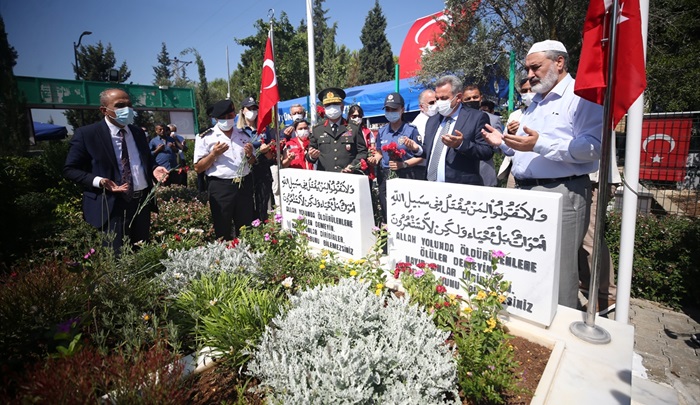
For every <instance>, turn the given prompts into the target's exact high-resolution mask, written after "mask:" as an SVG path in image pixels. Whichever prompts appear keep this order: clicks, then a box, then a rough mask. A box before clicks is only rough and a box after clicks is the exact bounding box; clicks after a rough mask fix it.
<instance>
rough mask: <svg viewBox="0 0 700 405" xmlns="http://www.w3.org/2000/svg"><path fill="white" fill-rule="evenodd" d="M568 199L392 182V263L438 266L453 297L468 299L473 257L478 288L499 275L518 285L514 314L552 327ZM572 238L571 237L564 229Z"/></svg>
mask: <svg viewBox="0 0 700 405" xmlns="http://www.w3.org/2000/svg"><path fill="white" fill-rule="evenodd" d="M561 198H562V197H561V196H560V195H559V194H555V193H547V192H539V191H528V190H515V189H505V188H495V187H479V186H470V185H462V184H446V183H437V182H427V181H417V180H407V179H392V180H389V181H388V183H387V211H388V217H387V219H388V224H387V225H388V231H389V241H388V253H389V258H390V262H391V264H392V265H395V263H397V262H410V263H413V264H417V263H420V262H426V263H435V264H436V265H437V270H436V274H437V275H439V276H441V277H442V278H443V282H444V285H445V286H446V287H447V289H448V292H451V293H454V294H461V295H466V292H465V291H464V290H462V286H461V284H460V280H461V279H463V278H464V277H465V274H464V271H465V267H466V266H467V262H466V260H465V259H466V258H467V257H471V258H473V259H474V261H475V262H474V264H473V270H472V272H473V273H476V276H477V282H478V280H479V279H481V278H482V277H488V276H489V274H490V273H491V266H490V264H491V251H502V252H503V253H505V255H506V256H505V257H504V258H502V259H500V262H499V263H498V268H497V270H496V271H497V272H500V273H503V274H504V279H506V280H509V281H511V283H512V284H511V289H510V291H509V292H508V300H507V302H506V303H507V309H508V312H509V313H510V314H512V315H516V316H519V317H522V318H523V319H526V320H529V321H531V322H534V323H537V324H540V325H543V326H545V327H547V326H549V325H550V324H551V322H552V319H553V318H554V315H555V314H556V308H557V298H558V289H559V268H560V249H559V244H560V240H561V232H562V229H561V212H562V203H561ZM564 231H566V230H564Z"/></svg>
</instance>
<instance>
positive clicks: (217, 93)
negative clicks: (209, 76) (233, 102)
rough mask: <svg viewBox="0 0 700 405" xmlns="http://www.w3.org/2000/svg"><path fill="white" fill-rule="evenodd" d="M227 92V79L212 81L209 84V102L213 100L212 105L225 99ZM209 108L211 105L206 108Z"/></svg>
mask: <svg viewBox="0 0 700 405" xmlns="http://www.w3.org/2000/svg"><path fill="white" fill-rule="evenodd" d="M227 92H228V83H227V82H226V79H214V80H212V81H211V83H209V100H211V104H214V103H216V102H217V101H219V100H223V99H225V98H226V93H227ZM208 106H209V105H206V106H205V110H206V107H208Z"/></svg>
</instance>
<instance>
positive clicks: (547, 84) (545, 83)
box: [530, 63, 559, 94]
mask: <svg viewBox="0 0 700 405" xmlns="http://www.w3.org/2000/svg"><path fill="white" fill-rule="evenodd" d="M558 79H559V72H558V71H557V65H555V64H554V63H552V64H551V65H550V67H549V71H548V72H547V74H546V75H545V76H544V77H543V78H541V79H539V81H538V82H537V83H536V84H532V81H530V83H531V84H532V91H533V92H535V93H538V94H546V93H549V91H550V90H552V89H553V88H554V86H556V85H557V80H558Z"/></svg>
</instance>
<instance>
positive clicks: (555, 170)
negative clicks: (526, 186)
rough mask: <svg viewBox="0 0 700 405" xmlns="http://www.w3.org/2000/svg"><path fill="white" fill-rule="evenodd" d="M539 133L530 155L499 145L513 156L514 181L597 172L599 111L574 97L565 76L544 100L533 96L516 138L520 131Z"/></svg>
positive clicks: (600, 120)
mask: <svg viewBox="0 0 700 405" xmlns="http://www.w3.org/2000/svg"><path fill="white" fill-rule="evenodd" d="M525 127H527V128H530V129H533V130H535V131H537V133H539V138H538V140H537V143H536V144H535V147H534V150H533V151H532V152H519V151H514V150H513V149H511V148H509V147H507V146H506V145H505V143H501V146H500V147H501V150H502V151H503V153H505V154H506V155H508V156H513V168H512V170H511V172H512V174H513V176H514V177H515V178H516V179H542V178H558V177H569V176H576V175H582V174H588V173H592V172H595V171H596V170H598V164H599V159H600V139H601V136H602V132H603V107H602V106H601V105H598V104H595V103H592V102H590V101H587V100H584V99H582V98H580V97H579V96H577V95H575V94H574V79H573V78H572V77H571V75H569V74H567V75H566V76H565V77H564V79H562V80H561V81H560V82H559V83H558V84H557V85H556V86H554V88H553V89H552V90H551V91H550V92H549V93H547V95H546V96H545V97H542V95H541V94H536V95H535V97H534V98H533V100H532V104H530V106H529V107H528V108H527V110H525V112H524V113H523V115H522V117H521V119H520V127H519V128H518V132H517V133H516V135H518V136H527V134H526V133H525V131H524V128H525Z"/></svg>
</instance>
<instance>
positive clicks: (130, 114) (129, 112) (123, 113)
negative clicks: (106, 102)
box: [108, 107, 136, 126]
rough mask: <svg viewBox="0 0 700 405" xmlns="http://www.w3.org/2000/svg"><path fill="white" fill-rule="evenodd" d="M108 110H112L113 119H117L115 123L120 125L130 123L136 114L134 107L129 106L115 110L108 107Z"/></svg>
mask: <svg viewBox="0 0 700 405" xmlns="http://www.w3.org/2000/svg"><path fill="white" fill-rule="evenodd" d="M108 110H110V111H114V116H115V117H114V120H115V121H117V123H118V124H119V125H121V126H126V125H131V124H133V123H134V116H135V115H136V114H135V113H134V109H133V108H131V107H122V108H117V109H116V110H111V109H109V108H108Z"/></svg>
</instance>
